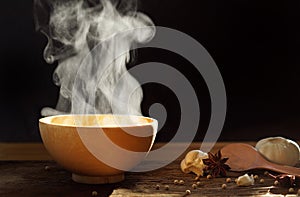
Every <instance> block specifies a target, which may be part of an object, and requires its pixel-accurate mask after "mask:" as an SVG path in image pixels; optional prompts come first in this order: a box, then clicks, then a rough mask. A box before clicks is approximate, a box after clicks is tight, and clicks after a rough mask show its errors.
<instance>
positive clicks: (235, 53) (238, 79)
mask: <svg viewBox="0 0 300 197" xmlns="http://www.w3.org/2000/svg"><path fill="white" fill-rule="evenodd" d="M32 7H33V2H32V1H31V0H14V1H9V0H5V1H1V6H0V27H1V31H0V36H1V37H0V38H1V42H0V50H1V53H0V58H1V59H0V62H1V72H0V74H1V76H0V80H1V81H0V88H1V97H0V109H1V113H0V141H40V140H41V139H40V135H39V131H38V119H39V118H40V117H41V116H40V115H39V114H40V110H41V108H42V107H44V106H52V107H54V106H55V104H56V101H57V98H58V90H59V88H58V87H56V86H55V85H54V84H53V82H52V73H53V71H54V69H55V64H53V65H48V64H47V63H46V62H45V61H44V59H43V56H42V54H43V49H44V47H45V45H46V38H45V37H44V36H43V35H41V34H40V33H38V32H35V30H34V23H33V11H32ZM139 9H140V10H142V11H143V12H145V13H146V14H148V15H149V16H150V17H151V18H152V19H153V21H154V23H155V24H156V25H159V26H165V27H170V28H174V29H177V30H180V31H182V32H184V33H187V34H188V35H190V36H192V37H193V38H195V39H197V40H198V41H199V42H200V43H201V44H202V45H203V46H204V47H205V48H206V49H207V50H208V52H209V53H210V54H211V56H212V57H213V58H214V60H215V62H216V64H217V65H218V68H219V70H220V72H221V74H222V76H223V79H224V83H225V86H226V91H227V100H228V103H227V104H228V106H227V107H228V110H227V117H226V122H225V125H224V129H223V131H222V134H221V136H220V140H258V139H259V138H262V137H266V136H276V135H281V136H285V137H288V138H292V139H297V140H299V139H300V133H299V131H300V113H299V110H300V92H299V86H300V77H299V74H300V68H299V65H300V64H299V63H300V62H299V55H298V54H299V52H300V45H299V44H300V43H299V42H300V32H299V26H300V14H299V13H300V1H283V0H282V1H269V0H263V1H258V0H257V1H256V0H190V1H183V0H173V1H167V0H151V1H146V0H143V1H141V3H140V8H139ZM154 60H155V61H158V60H159V61H160V62H164V63H168V64H170V65H172V66H174V67H175V68H177V69H178V70H179V71H180V72H181V73H183V74H184V75H185V76H186V77H188V78H189V79H190V82H191V83H192V84H193V86H194V87H195V88H196V90H197V95H198V96H199V101H200V107H201V113H202V114H201V115H202V119H201V124H200V127H199V132H198V135H197V136H196V138H195V140H201V139H202V138H203V136H204V134H205V129H206V128H207V125H208V120H209V116H210V107H209V105H210V100H209V94H208V92H207V88H206V85H205V83H204V81H203V79H202V78H201V74H199V73H197V72H195V70H194V68H193V67H192V65H189V63H188V62H187V61H186V60H184V59H183V58H181V57H179V56H178V55H176V54H173V53H170V52H167V51H162V50H153V49H145V50H140V51H138V57H137V60H136V63H137V64H138V63H141V62H147V61H154ZM182 65H184V66H182ZM182 68H184V69H182ZM143 88H144V101H143V105H142V109H143V112H144V114H145V115H147V109H148V108H149V106H150V105H151V103H154V102H160V103H162V104H164V105H165V107H166V109H167V110H168V119H167V120H168V121H167V123H166V125H165V126H164V127H163V129H162V131H161V132H160V134H159V135H158V138H157V140H158V141H167V140H169V139H170V138H171V137H172V136H173V135H174V132H175V131H176V127H177V126H178V121H179V119H178V117H179V116H180V108H179V107H178V105H179V104H178V101H177V100H176V96H175V95H172V92H171V91H169V90H168V88H167V87H163V86H159V85H157V84H149V85H145V86H143Z"/></svg>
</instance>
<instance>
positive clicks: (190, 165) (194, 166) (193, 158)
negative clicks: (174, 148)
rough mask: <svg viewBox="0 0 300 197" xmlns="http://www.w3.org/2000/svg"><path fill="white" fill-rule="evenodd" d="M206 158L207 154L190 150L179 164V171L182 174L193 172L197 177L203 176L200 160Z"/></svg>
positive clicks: (203, 165)
mask: <svg viewBox="0 0 300 197" xmlns="http://www.w3.org/2000/svg"><path fill="white" fill-rule="evenodd" d="M206 158H208V155H207V153H205V152H202V151H200V150H192V151H190V152H188V153H187V154H186V156H185V158H184V159H183V160H182V161H181V163H180V167H181V171H182V172H184V173H190V172H193V173H195V174H196V175H197V176H203V169H204V167H205V164H204V163H203V161H202V159H206Z"/></svg>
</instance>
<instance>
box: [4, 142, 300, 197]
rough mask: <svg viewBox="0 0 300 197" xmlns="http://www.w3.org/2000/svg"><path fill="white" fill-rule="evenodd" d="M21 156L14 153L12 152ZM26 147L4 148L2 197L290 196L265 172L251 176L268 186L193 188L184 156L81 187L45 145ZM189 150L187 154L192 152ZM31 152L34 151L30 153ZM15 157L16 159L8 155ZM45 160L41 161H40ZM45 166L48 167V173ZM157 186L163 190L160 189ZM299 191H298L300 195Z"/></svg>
mask: <svg viewBox="0 0 300 197" xmlns="http://www.w3.org/2000/svg"><path fill="white" fill-rule="evenodd" d="M225 144H227V143H218V144H216V146H215V147H214V149H213V151H216V150H217V149H219V148H220V147H222V146H224V145H225ZM162 145H163V144H157V145H155V147H154V148H157V147H159V146H162ZM199 145H200V144H199V143H193V144H192V145H191V146H190V148H189V149H188V150H191V149H194V148H199ZM182 146H183V145H182V144H180V143H178V144H174V147H177V148H178V147H179V148H180V147H182ZM8 147H10V148H12V149H14V151H17V152H18V153H14V151H12V149H10V150H9V148H8ZM22 147H23V145H22V144H16V145H15V146H13V145H8V146H4V145H3V144H1V146H0V151H1V153H3V152H2V151H4V150H5V151H7V152H6V153H5V154H2V157H1V160H2V161H0V196H1V197H2V196H4V197H5V196H9V197H19V196H43V197H47V196H62V197H64V196H66V197H67V196H74V197H77V196H78V197H79V196H80V197H81V196H92V192H93V191H96V192H97V196H104V197H106V196H112V197H123V196H145V197H153V196H185V191H186V190H187V189H189V190H190V191H191V195H190V196H261V195H264V194H267V192H268V191H270V192H273V193H281V194H287V193H288V188H280V187H274V186H272V185H273V182H274V180H273V179H271V178H269V177H266V176H265V175H263V172H262V171H252V172H250V173H254V174H258V175H259V179H260V178H263V179H264V180H265V181H264V183H259V179H258V180H256V182H255V185H253V186H250V187H238V186H237V185H236V184H235V183H234V182H233V181H232V182H231V183H226V184H227V188H226V189H222V188H221V185H222V184H224V183H225V178H223V177H221V178H214V179H207V178H205V177H203V178H200V180H199V181H200V185H199V186H198V187H197V188H196V189H193V188H192V184H193V183H195V182H196V181H195V180H194V178H195V175H193V174H184V173H182V172H181V170H180V168H179V166H180V161H181V159H182V157H183V156H184V155H182V156H181V157H179V158H178V159H176V160H175V161H174V162H172V163H171V164H169V165H167V166H165V167H163V168H160V169H158V170H154V171H149V172H143V173H133V172H128V173H126V174H125V177H126V178H125V181H123V182H120V183H116V184H105V185H86V184H78V183H75V182H73V181H72V180H71V173H70V172H67V171H66V170H64V169H63V168H61V167H60V166H59V165H57V164H56V163H55V162H54V161H51V160H47V159H49V156H45V155H43V154H46V153H45V152H44V153H43V151H45V150H44V149H42V148H41V147H42V145H38V144H35V145H30V144H27V145H25V146H24V147H26V148H22ZM31 149H32V150H31ZM25 150H26V151H29V150H31V151H33V152H35V154H34V157H33V156H29V153H28V152H27V153H26V154H25V155H26V157H25V156H24V155H23V156H22V155H21V158H28V159H30V158H31V159H35V161H29V160H27V161H23V160H18V161H8V160H7V159H8V158H17V159H18V157H16V156H17V155H18V154H21V153H25V152H26V151H25ZM188 150H186V151H188ZM29 152H30V151H29ZM9 153H12V154H13V155H14V157H12V156H11V155H10V156H7V157H3V155H8V154H9ZM38 158H40V159H44V160H42V161H38V160H37V159H38ZM45 166H48V167H47V168H46V169H45ZM238 175H241V174H235V173H230V174H228V176H229V177H231V178H232V180H234V179H235V178H236V177H237V176H238ZM175 179H177V180H184V184H183V185H175V184H174V183H173V182H174V180H175ZM156 185H159V186H160V188H159V189H157V188H156ZM166 185H168V186H169V190H166V189H165V186H166ZM297 189H298V188H295V191H296V192H297Z"/></svg>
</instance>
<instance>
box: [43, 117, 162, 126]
mask: <svg viewBox="0 0 300 197" xmlns="http://www.w3.org/2000/svg"><path fill="white" fill-rule="evenodd" d="M107 115H110V116H118V117H122V116H128V117H129V116H131V117H137V118H146V119H148V120H151V122H148V123H139V124H120V125H91V126H86V125H85V126H83V125H76V124H75V125H71V124H60V123H53V122H51V120H52V119H53V118H57V117H65V116H107ZM39 123H43V124H46V125H54V126H63V127H75V128H126V127H143V126H153V125H157V120H156V119H154V118H151V117H147V116H143V115H131V114H60V115H53V116H47V117H43V118H40V119H39Z"/></svg>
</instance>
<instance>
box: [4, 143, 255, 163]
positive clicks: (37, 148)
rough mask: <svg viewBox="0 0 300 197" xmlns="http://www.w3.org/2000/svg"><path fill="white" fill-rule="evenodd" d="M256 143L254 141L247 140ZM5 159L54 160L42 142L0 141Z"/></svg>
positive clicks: (178, 146) (176, 146)
mask: <svg viewBox="0 0 300 197" xmlns="http://www.w3.org/2000/svg"><path fill="white" fill-rule="evenodd" d="M228 143H232V142H218V143H217V144H216V145H215V146H214V150H216V149H219V148H221V147H222V146H224V145H226V144H228ZM247 143H249V144H254V142H247ZM163 145H165V143H155V144H154V146H153V149H157V148H159V147H161V146H163ZM169 145H170V146H172V148H174V149H175V150H182V149H183V147H185V145H186V144H185V143H172V144H169ZM200 146H201V143H200V142H194V143H192V144H191V146H190V147H189V149H199V148H200ZM203 146H204V147H208V146H210V143H204V144H203ZM5 160H9V161H11V160H18V161H25V160H52V158H51V156H50V155H49V154H48V152H47V150H46V149H45V147H44V145H43V144H42V143H0V161H5Z"/></svg>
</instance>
